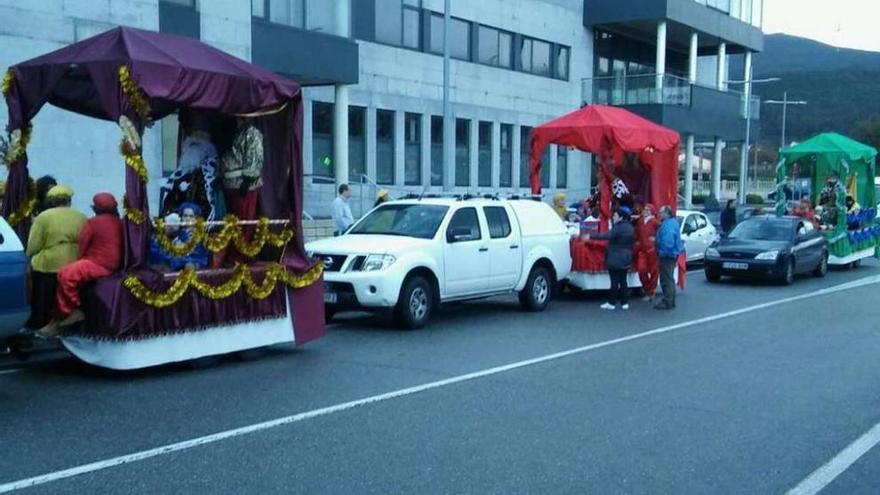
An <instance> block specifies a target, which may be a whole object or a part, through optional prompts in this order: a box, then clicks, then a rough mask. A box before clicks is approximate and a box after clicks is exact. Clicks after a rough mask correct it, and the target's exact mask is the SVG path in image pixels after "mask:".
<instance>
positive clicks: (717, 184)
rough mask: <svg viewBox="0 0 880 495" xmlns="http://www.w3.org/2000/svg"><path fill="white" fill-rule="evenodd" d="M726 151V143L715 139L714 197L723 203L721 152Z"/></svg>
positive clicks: (713, 156) (713, 164) (713, 159)
mask: <svg viewBox="0 0 880 495" xmlns="http://www.w3.org/2000/svg"><path fill="white" fill-rule="evenodd" d="M723 149H724V141H722V140H721V138H715V149H714V150H713V151H714V153H713V155H712V195H713V196H715V199H717V200H718V201H719V202H720V201H721V151H722V150H723Z"/></svg>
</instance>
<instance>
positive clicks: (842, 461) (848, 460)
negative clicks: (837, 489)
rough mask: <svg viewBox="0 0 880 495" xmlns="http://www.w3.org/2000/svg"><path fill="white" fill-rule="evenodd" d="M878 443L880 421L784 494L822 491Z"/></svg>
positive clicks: (806, 493) (794, 494)
mask: <svg viewBox="0 0 880 495" xmlns="http://www.w3.org/2000/svg"><path fill="white" fill-rule="evenodd" d="M878 443H880V423H878V424H876V425H874V427H873V428H871V429H870V430H868V431H867V432H866V433H865V434H864V435H862V436H860V437H859V438H858V439H857V440H856V441H855V442H853V443H851V444H849V445H848V446H847V447H846V448H845V449H843V450H841V451H840V453H838V454H837V455H836V456H834V457H832V458H831V460H830V461H828V462H827V463H825V465H824V466H822V467H820V468H819V469H817V470H815V471H813V473H812V474H810V475H809V476H807V477H806V478H805V479H804V480H803V481H801V482H800V483H798V485H797V486H796V487H794V488H792V489H791V490H789V491H788V492H786V495H814V494H816V493H819V492H820V491H822V490H823V489H824V488H825V487H826V486H828V485H829V484H831V482H832V481H834V478H837V477H838V476H840V475H841V474H843V472H844V471H846V470H847V469H849V467H850V466H852V465H853V464H854V463H855V462H856V461H857V460H859V459H860V458H861V457H862V456H863V455H865V454H867V453H868V451H869V450H871V449H872V448H874V447H875V446H877V444H878Z"/></svg>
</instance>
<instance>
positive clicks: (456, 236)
mask: <svg viewBox="0 0 880 495" xmlns="http://www.w3.org/2000/svg"><path fill="white" fill-rule="evenodd" d="M469 240H471V229H469V228H467V227H453V228H451V229H449V230H448V231H447V232H446V242H449V243H450V244H451V243H455V242H463V241H469Z"/></svg>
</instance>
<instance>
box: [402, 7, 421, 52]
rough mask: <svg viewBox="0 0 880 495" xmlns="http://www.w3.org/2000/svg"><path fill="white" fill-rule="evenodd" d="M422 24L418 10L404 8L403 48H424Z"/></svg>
mask: <svg viewBox="0 0 880 495" xmlns="http://www.w3.org/2000/svg"><path fill="white" fill-rule="evenodd" d="M421 40H422V22H421V15H420V14H419V10H418V9H414V8H410V7H404V8H403V46H406V47H409V48H415V49H419V48H421V47H422V42H421Z"/></svg>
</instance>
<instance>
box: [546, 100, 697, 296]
mask: <svg viewBox="0 0 880 495" xmlns="http://www.w3.org/2000/svg"><path fill="white" fill-rule="evenodd" d="M530 139H531V160H530V184H531V189H532V193H533V194H540V193H541V187H542V184H541V166H542V163H541V156H542V155H543V153H544V149H545V148H546V147H547V146H548V145H551V144H555V145H557V146H565V147H568V148H569V149H577V150H580V151H583V152H586V153H592V154H593V155H594V156H595V157H596V158H597V160H598V164H599V178H598V179H599V180H598V183H599V195H598V202H599V213H600V215H599V225H598V228H599V231H600V232H605V231H607V230H608V228H609V223H610V219H611V214H612V210H613V207H614V204H615V203H619V202H620V201H621V200H624V199H625V200H627V201H632V202H634V203H636V204H641V205H644V204H648V203H651V204H653V205H656V206H657V207H659V206H662V205H668V206H670V207H671V208H672V209H673V212H674V211H676V207H677V200H678V146H679V142H680V138H679V135H678V133H677V132H675V131H673V130H671V129H668V128H666V127H663V126H661V125H658V124H655V123H653V122H651V121H649V120H647V119H644V118H642V117H639V116H638V115H636V114H634V113H632V112H629V111H627V110H624V109H622V108H618V107H612V106H605V105H588V106H584V107H582V108H581V109H579V110H576V111H574V112H571V113H569V114H566V115H563V116H561V117H559V118H557V119H554V120H551V121H550V122H547V123H544V124H541V125H539V126H537V127H535V128H534V129H533V130H532V132H531V135H530ZM625 195H626V196H628V197H627V198H624V196H625ZM606 247H607V241H600V240H584V239H582V238H580V237H579V236H575V237H573V238H572V239H571V254H572V273H571V276H570V279H569V283H570V284H571V285H573V286H575V287H578V288H580V289H582V290H598V289H608V288H609V287H610V285H611V281H610V279H609V277H608V271H607V270H606V268H605V249H606ZM679 264H680V266H684V257H683V256H682V257H681V259H680V263H679ZM633 270H634V268H633ZM677 278H678V280H679V284H683V283H684V270H683V269H680V270H679V273H678V274H677ZM627 282H628V285H629V286H630V287H641V282H640V280H639V277H638V274H637V273H636V272H635V271H631V272H630V273H629V277H628V281H627Z"/></svg>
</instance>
